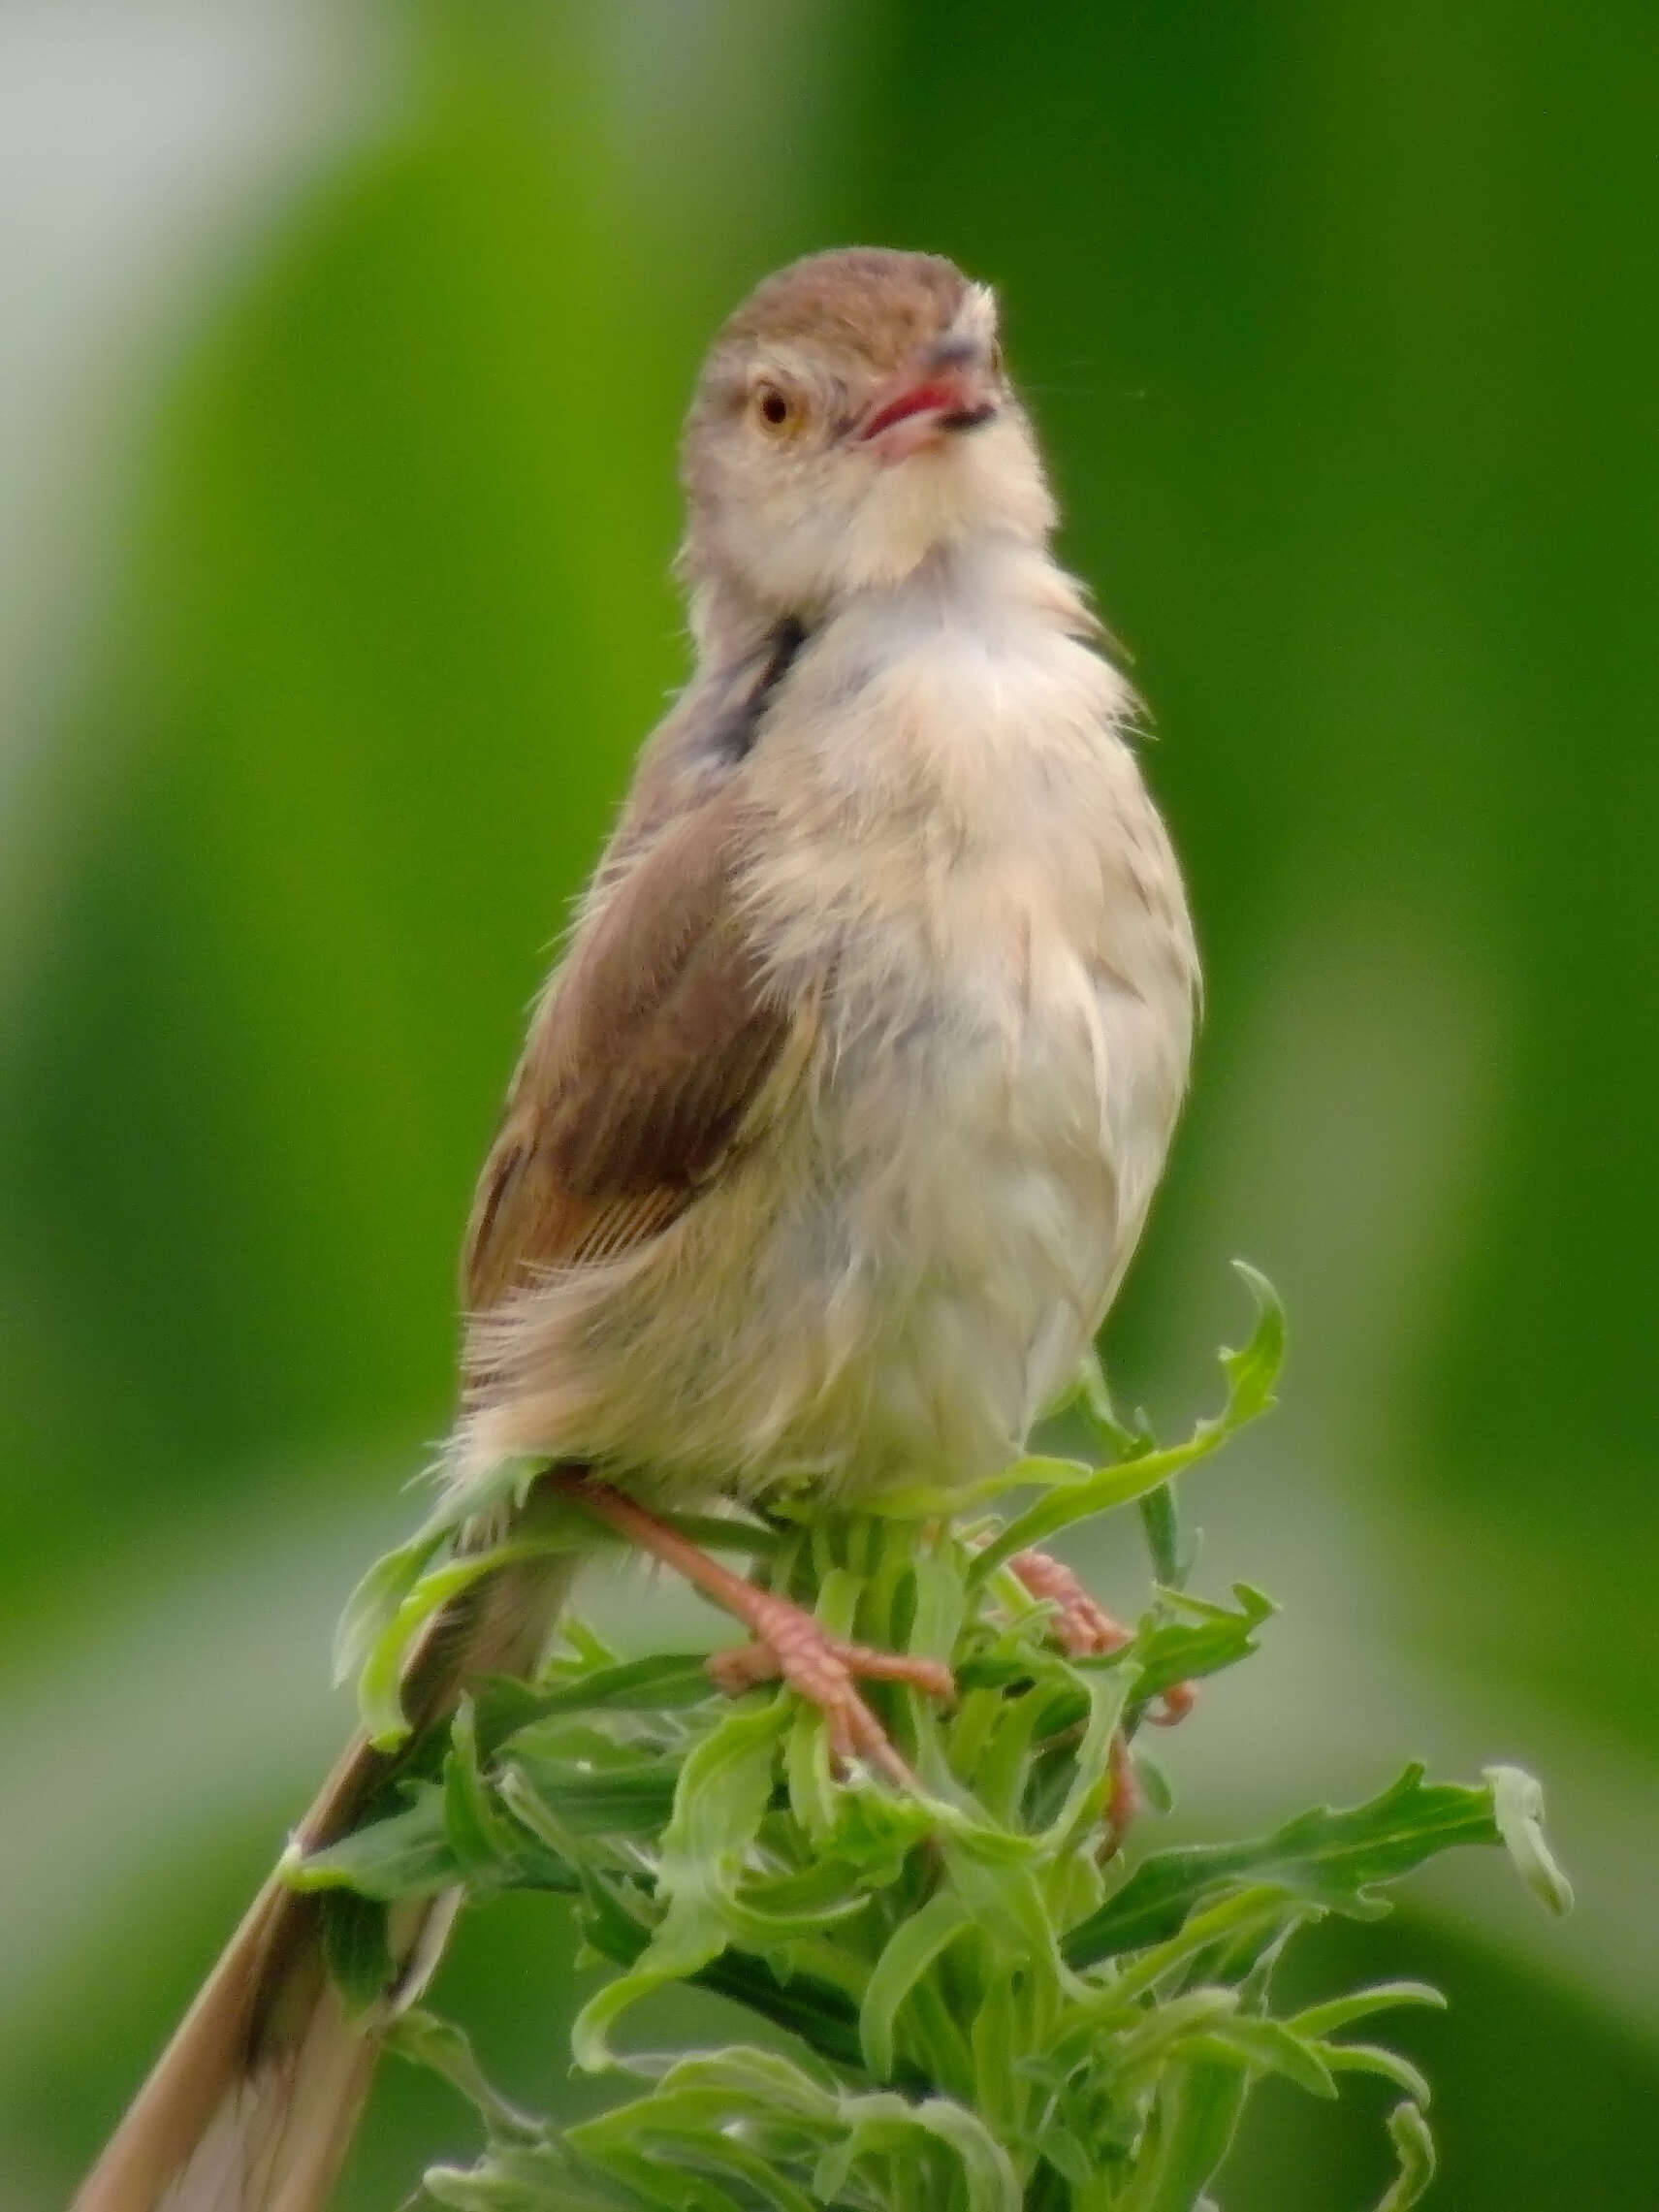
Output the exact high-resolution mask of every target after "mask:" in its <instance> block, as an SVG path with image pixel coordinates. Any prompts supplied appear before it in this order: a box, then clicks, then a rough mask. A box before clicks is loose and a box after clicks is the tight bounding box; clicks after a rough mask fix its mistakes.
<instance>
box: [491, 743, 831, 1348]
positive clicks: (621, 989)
mask: <svg viewBox="0 0 1659 2212" xmlns="http://www.w3.org/2000/svg"><path fill="white" fill-rule="evenodd" d="M741 851H742V821H741V815H740V811H739V808H738V805H737V802H736V800H735V796H734V794H733V791H732V788H731V786H730V785H727V786H726V787H725V788H724V789H723V790H721V791H720V792H718V794H716V795H715V796H714V797H713V798H711V799H710V800H708V801H707V802H706V803H704V804H703V805H701V806H698V807H696V808H694V809H693V810H692V811H691V812H689V813H688V814H686V815H684V816H682V817H680V818H679V819H677V820H676V821H674V822H673V823H672V824H671V825H670V826H668V827H667V828H666V829H664V830H663V831H661V832H660V833H659V834H658V835H657V836H656V837H655V838H654V840H653V842H652V844H651V847H650V849H649V850H648V851H647V852H646V853H645V854H644V856H643V857H641V858H638V859H635V860H633V861H632V862H631V864H630V865H629V866H628V868H627V869H626V871H625V873H624V874H623V876H622V882H621V883H620V884H619V885H618V887H617V888H616V889H615V891H613V892H612V893H611V894H610V896H609V897H608V898H607V899H606V900H605V901H604V902H603V903H602V904H601V905H600V907H599V908H598V909H597V911H596V913H595V914H594V915H593V917H592V918H591V920H590V922H589V923H588V924H586V925H585V926H584V927H583V928H582V929H581V930H580V931H579V932H578V936H577V940H576V943H575V945H574V946H573V947H572V949H571V952H570V954H569V956H568V958H567V959H566V961H565V963H564V966H563V967H562V969H561V970H560V972H559V973H558V976H557V978H555V981H554V984H553V987H552V988H551V990H550V992H549V994H548V996H547V997H546V998H545V999H544V1001H543V1002H542V1006H541V1009H540V1010H539V1012H538V1013H537V1016H536V1019H535V1021H534V1023H533V1025H532V1027H531V1030H530V1036H529V1041H528V1042H527V1044H526V1049H525V1055H524V1058H523V1060H522V1061H521V1062H520V1065H519V1070H518V1074H516V1076H515V1077H514V1081H513V1088H512V1091H511V1093H510V1094H509V1097H508V1101H507V1107H506V1112H505V1115H504V1116H503V1120H502V1124H501V1129H500V1133H499V1135H498V1136H497V1138H496V1139H495V1146H494V1148H493V1149H492V1151H491V1154H490V1157H489V1159H488V1160H487V1161H486V1162H485V1166H484V1172H483V1174H482V1176H481V1177H480V1179H479V1185H478V1193H477V1196H476V1198H475V1200H474V1202H473V1208H472V1219H471V1222H470V1224H469V1226H468V1230H467V1237H466V1246H465V1262H464V1269H463V1277H464V1286H465V1292H466V1297H467V1300H468V1303H469V1304H470V1306H471V1308H472V1310H473V1311H474V1312H482V1311H484V1310H486V1309H487V1308H489V1307H491V1306H493V1305H495V1304H496V1303H497V1302H498V1301H499V1300H500V1299H501V1298H503V1297H504V1296H506V1295H507V1294H508V1293H509V1292H510V1291H512V1290H513V1289H515V1288H516V1287H518V1286H521V1285H523V1284H525V1283H526V1282H528V1281H530V1280H533V1278H534V1276H535V1274H536V1272H537V1271H538V1270H540V1269H543V1268H546V1267H551V1266H573V1265H578V1264H580V1263H582V1262H585V1261H594V1260H601V1259H612V1258H615V1257H617V1256H618V1255H619V1254H621V1253H622V1252H625V1251H627V1250H628V1249H630V1248H631V1247H632V1246H634V1245H636V1244H638V1243H640V1242H642V1241H643V1240H644V1239H646V1238H648V1237H650V1236H654V1235H656V1234H660V1233H661V1232H662V1231H663V1230H664V1229H666V1228H667V1227H668V1226H669V1224H670V1223H672V1222H673V1221H674V1220H676V1219H677V1218H678V1217H679V1215H680V1214H682V1213H683V1212H684V1211H685V1209H686V1206H687V1205H689V1204H690V1203H691V1202H692V1201H693V1199H694V1198H695V1197H696V1196H697V1194H698V1192H699V1191H700V1190H702V1189H704V1188H706V1187H707V1186H708V1184H709V1183H710V1182H711V1181H712V1180H713V1179H715V1178H716V1177H717V1176H718V1173H719V1170H720V1168H721V1166H722V1164H723V1163H724V1161H725V1160H726V1159H727V1157H728V1156H729V1155H730V1153H731V1151H732V1149H733V1147H734V1145H735V1144H736V1143H737V1142H738V1141H739V1139H740V1138H742V1137H743V1136H744V1135H745V1134H746V1133H747V1132H749V1131H750V1130H751V1128H752V1126H753V1125H754V1123H755V1122H756V1121H757V1120H758V1119H760V1118H763V1117H764V1113H765V1110H766V1107H767V1102H768V1095H769V1086H768V1077H769V1076H771V1075H773V1074H774V1073H775V1072H776V1071H780V1070H781V1068H785V1067H788V1066H793V1065H798V1064H799V1062H798V1058H797V1055H796V1054H794V1053H793V1052H786V1051H785V1046H786V1044H787V1043H788V1042H789V1040H790V1038H791V1033H795V1034H796V1035H797V1036H798V1035H799V1032H800V1029H801V1024H802V1019H803V1016H802V1015H801V1014H800V1013H799V1011H798V1010H793V1009H791V1008H789V1007H788V1006H786V1005H784V1004H782V1003H780V1001H779V1000H778V999H777V998H776V997H775V996H773V995H770V994H769V993H768V991H767V989H766V986H765V981H764V978H763V974H762V969H761V964H760V961H759V959H758V958H757V956H756V953H755V951H754V948H753V946H752V942H751V939H750V933H749V930H748V926H747V922H746V919H745V916H744V915H743V914H742V912H741V909H740V905H739V899H738V894H737V888H736V884H737V877H738V873H739V869H740V866H741ZM777 1087H778V1086H777V1085H776V1083H774V1084H773V1085H772V1086H770V1093H771V1095H772V1096H773V1097H774V1098H775V1096H776V1092H777Z"/></svg>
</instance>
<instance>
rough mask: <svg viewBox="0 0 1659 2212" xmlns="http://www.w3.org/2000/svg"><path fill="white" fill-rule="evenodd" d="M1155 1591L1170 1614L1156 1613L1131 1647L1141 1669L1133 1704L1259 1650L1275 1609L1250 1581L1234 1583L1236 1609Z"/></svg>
mask: <svg viewBox="0 0 1659 2212" xmlns="http://www.w3.org/2000/svg"><path fill="white" fill-rule="evenodd" d="M1155 1594H1156V1596H1157V1597H1158V1598H1159V1599H1160V1600H1161V1601H1162V1602H1163V1603H1164V1605H1166V1606H1167V1607H1168V1608H1169V1613H1168V1615H1166V1616H1165V1617H1164V1618H1163V1619H1159V1618H1157V1617H1154V1619H1152V1620H1151V1621H1150V1622H1149V1623H1148V1624H1147V1625H1146V1626H1144V1627H1143V1628H1142V1629H1141V1631H1140V1633H1139V1635H1137V1636H1136V1638H1135V1641H1134V1644H1133V1647H1132V1649H1133V1657H1134V1661H1135V1664H1136V1666H1137V1667H1138V1668H1139V1680H1138V1681H1137V1682H1136V1683H1135V1687H1134V1702H1135V1705H1136V1707H1137V1708H1139V1707H1140V1706H1142V1705H1145V1704H1148V1703H1150V1701H1151V1700H1152V1699H1153V1698H1155V1697H1157V1696H1159V1695H1160V1694H1161V1693H1162V1692H1163V1691H1164V1690H1166V1689H1172V1688H1173V1687H1174V1685H1175V1684H1176V1683H1183V1682H1198V1681H1201V1680H1202V1679H1203V1677H1204V1676H1206V1675H1215V1674H1220V1673H1221V1672H1222V1670H1223V1669H1224V1668H1226V1667H1233V1666H1236V1665H1237V1664H1238V1662H1239V1661H1240V1660H1241V1659H1248V1658H1250V1657H1251V1656H1253V1654H1254V1653H1255V1652H1256V1651H1258V1650H1259V1649H1260V1646H1259V1644H1258V1641H1257V1630H1258V1629H1259V1628H1260V1626H1261V1624H1262V1622H1263V1621H1266V1620H1270V1619H1272V1618H1273V1616H1274V1614H1275V1613H1277V1611H1278V1610H1279V1609H1278V1607H1277V1606H1276V1605H1275V1604H1274V1603H1273V1600H1272V1599H1271V1598H1270V1597H1267V1596H1265V1595H1263V1593H1262V1592H1261V1591H1260V1590H1259V1589H1253V1588H1252V1587H1251V1586H1250V1584H1249V1583H1234V1584H1233V1586H1232V1594H1233V1596H1234V1597H1235V1598H1236V1599H1237V1601H1238V1602H1237V1606H1236V1608H1234V1607H1230V1606H1225V1605H1213V1604H1210V1603H1208V1602H1207V1601H1206V1600H1204V1599H1201V1598H1196V1597H1190V1596H1188V1595H1186V1594H1185V1593H1184V1592H1183V1591H1180V1590H1172V1589H1164V1588H1160V1589H1159V1590H1158V1591H1157V1592H1156V1593H1155ZM1183 1617H1184V1618H1183Z"/></svg>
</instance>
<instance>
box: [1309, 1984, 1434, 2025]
mask: <svg viewBox="0 0 1659 2212" xmlns="http://www.w3.org/2000/svg"><path fill="white" fill-rule="evenodd" d="M1402 2004H1426V2005H1429V2006H1431V2007H1432V2008H1433V2009H1434V2010H1435V2011H1437V2012H1444V2011H1445V2009H1446V1999H1445V1998H1444V1997H1443V1996H1442V1995H1441V1993H1440V1991H1439V1990H1438V1989H1434V1988H1432V1987H1431V1986H1430V1985H1429V1983H1427V1982H1426V1981H1380V1982H1377V1983H1375V1984H1374V1985H1373V1986H1372V1987H1371V1988H1370V1989H1356V1990H1355V1991H1354V1992H1353V1994H1352V1995H1351V1996H1348V1997H1334V1998H1331V1999H1329V2000H1327V2002H1326V2003H1325V2004H1310V2005H1309V2006H1308V2007H1307V2008H1306V2010H1305V2011H1302V2012H1298V2013H1297V2014H1296V2015H1295V2017H1294V2019H1292V2020H1291V2021H1289V2022H1288V2023H1287V2025H1288V2026H1289V2027H1291V2028H1293V2029H1294V2030H1295V2032H1296V2034H1297V2035H1298V2036H1330V2035H1334V2034H1335V2033H1336V2031H1337V2030H1338V2029H1339V2028H1351V2027H1352V2026H1353V2025H1354V2023H1355V2022H1356V2020H1366V2019H1369V2018H1370V2016H1371V2014H1372V2013H1374V2012H1392V2011H1395V2010H1396V2009H1397V2008H1398V2007H1399V2006H1400V2005H1402Z"/></svg>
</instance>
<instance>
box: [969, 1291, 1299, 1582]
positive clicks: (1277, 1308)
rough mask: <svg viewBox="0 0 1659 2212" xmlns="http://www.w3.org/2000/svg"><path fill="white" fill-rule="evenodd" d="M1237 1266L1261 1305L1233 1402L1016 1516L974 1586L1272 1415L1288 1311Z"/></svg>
mask: <svg viewBox="0 0 1659 2212" xmlns="http://www.w3.org/2000/svg"><path fill="white" fill-rule="evenodd" d="M1233 1265H1234V1266H1235V1267H1236V1268H1237V1270H1238V1272H1239V1274H1240V1275H1242V1277H1243V1278H1244V1281H1245V1284H1246V1285H1247V1287H1248V1288H1249V1291H1250V1294H1251V1296H1252V1298H1254V1299H1255V1301H1256V1308H1257V1312H1256V1326H1255V1328H1254V1329H1253V1330H1251V1333H1250V1337H1249V1340H1248V1342H1247V1343H1246V1344H1245V1345H1244V1346H1243V1348H1242V1349H1241V1350H1239V1351H1236V1352H1235V1351H1231V1350H1224V1351H1223V1352H1222V1355H1221V1364H1222V1368H1223V1371H1224V1372H1225V1374H1226V1376H1227V1382H1228V1395H1227V1402H1226V1404H1225V1405H1224V1406H1223V1408H1222V1410H1221V1412H1220V1413H1219V1414H1216V1415H1214V1416H1212V1417H1211V1418H1210V1419H1208V1420H1206V1421H1200V1422H1199V1423H1198V1424H1197V1426H1196V1427H1195V1428H1194V1430H1193V1433H1192V1434H1191V1436H1189V1437H1188V1439H1187V1441H1186V1442H1185V1443H1184V1444H1175V1445H1170V1446H1168V1447H1167V1448H1166V1449H1164V1450H1163V1451H1158V1452H1148V1453H1146V1454H1144V1455H1143V1456H1142V1457H1141V1458H1139V1459H1128V1460H1125V1461H1123V1462H1122V1463H1121V1464H1118V1465H1113V1466H1109V1467H1100V1468H1096V1469H1095V1470H1094V1471H1093V1472H1091V1473H1089V1474H1087V1475H1085V1476H1084V1477H1083V1478H1082V1479H1080V1480H1077V1481H1072V1482H1062V1483H1061V1484H1060V1485H1059V1487H1058V1488H1056V1489H1054V1490H1051V1491H1049V1492H1048V1493H1047V1494H1046V1495H1045V1496H1044V1497H1041V1498H1039V1499H1038V1500H1037V1504H1036V1505H1034V1506H1031V1507H1029V1508H1028V1509H1027V1510H1026V1511H1025V1512H1024V1513H1022V1514H1018V1515H1016V1517H1015V1518H1014V1519H1013V1520H1012V1521H1010V1522H1009V1523H1007V1525H1006V1526H1005V1528H1004V1529H1003V1531H1002V1533H1001V1534H1000V1535H998V1536H996V1537H994V1538H993V1539H992V1541H991V1542H990V1543H989V1544H987V1545H986V1546H985V1548H984V1550H983V1551H981V1552H980V1553H979V1554H978V1555H977V1556H976V1557H975V1558H974V1560H973V1564H972V1566H971V1567H970V1568H969V1579H970V1581H971V1582H982V1581H983V1580H984V1579H985V1577H986V1576H987V1575H989V1574H991V1573H993V1572H994V1571H995V1570H996V1569H997V1568H998V1567H1000V1566H1001V1565H1002V1563H1003V1561H1004V1560H1005V1559H1011V1558H1012V1557H1013V1556H1014V1555H1015V1553H1017V1552H1023V1551H1025V1550H1027V1549H1028V1548H1029V1547H1030V1546H1032V1545H1039V1544H1043V1543H1045V1542H1046V1541H1047V1540H1048V1538H1049V1537H1051V1536H1052V1535H1054V1533H1055V1532H1056V1530H1057V1529H1061V1528H1065V1527H1068V1526H1069V1524H1070V1523H1072V1522H1074V1521H1082V1520H1085V1519H1088V1518H1089V1517H1091V1516H1092V1515H1095V1514H1098V1513H1105V1512H1108V1511H1109V1510H1110V1509H1111V1508H1113V1507H1114V1506H1120V1505H1130V1504H1133V1502H1134V1500H1135V1499H1137V1498H1142V1497H1145V1496H1147V1495H1148V1494H1149V1493H1150V1492H1151V1491H1155V1490H1157V1489H1158V1487H1159V1486H1160V1484H1162V1483H1165V1482H1167V1481H1168V1480H1169V1478H1170V1476H1171V1475H1176V1474H1179V1473H1180V1472H1181V1470H1182V1469H1183V1468H1184V1467H1190V1466H1192V1465H1193V1464H1194V1463H1195V1462H1196V1461H1197V1460H1199V1459H1205V1458H1207V1457H1208V1455H1209V1454H1210V1453H1212V1452H1214V1451H1216V1450H1218V1449H1219V1448H1220V1446H1222V1445H1223V1444H1225V1443H1226V1442H1227V1441H1228V1438H1229V1437H1231V1436H1234V1435H1236V1434H1237V1433H1238V1431H1239V1430H1240V1429H1241V1428H1243V1427H1246V1426H1247V1425H1248V1424H1249V1423H1250V1422H1252V1421H1255V1420H1256V1419H1257V1418H1258V1416H1259V1415H1260V1414H1263V1413H1265V1412H1266V1411H1267V1410H1268V1408H1269V1407H1270V1406H1271V1405H1272V1403H1273V1385H1274V1383H1275V1382H1276V1381H1277V1379H1278V1374H1279V1369H1280V1366H1281V1365H1282V1363H1283V1361H1284V1355H1285V1314H1284V1308H1283V1307H1282V1306H1281V1305H1280V1303H1279V1299H1278V1295H1277V1293H1276V1292H1275V1291H1274V1289H1273V1286H1272V1284H1271V1283H1269V1282H1268V1280H1267V1278H1266V1276H1265V1275H1261V1274H1259V1273H1258V1272H1257V1270H1256V1269H1255V1268H1254V1267H1249V1266H1245V1264H1244V1262H1243V1261H1242V1260H1238V1261H1234V1263H1233Z"/></svg>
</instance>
